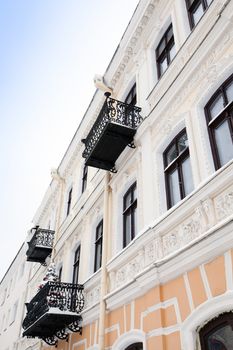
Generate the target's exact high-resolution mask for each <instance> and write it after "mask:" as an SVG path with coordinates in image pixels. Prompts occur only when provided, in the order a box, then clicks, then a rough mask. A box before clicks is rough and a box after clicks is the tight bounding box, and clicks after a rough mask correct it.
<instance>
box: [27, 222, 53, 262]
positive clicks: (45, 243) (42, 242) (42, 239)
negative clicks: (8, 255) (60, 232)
mask: <svg viewBox="0 0 233 350" xmlns="http://www.w3.org/2000/svg"><path fill="white" fill-rule="evenodd" d="M31 231H32V233H34V234H33V236H32V239H31V240H30V242H28V250H27V252H26V255H27V261H33V262H39V263H41V264H44V263H45V259H46V258H47V257H48V256H49V255H50V254H51V252H52V248H53V239H54V231H51V230H45V229H41V228H39V226H36V227H34V228H33V229H32V230H31Z"/></svg>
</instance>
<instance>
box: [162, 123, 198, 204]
mask: <svg viewBox="0 0 233 350" xmlns="http://www.w3.org/2000/svg"><path fill="white" fill-rule="evenodd" d="M163 156H164V168H165V170H164V173H165V183H166V193H167V204H168V208H171V207H172V206H173V205H175V204H176V203H177V202H179V201H180V200H181V199H183V198H184V197H185V196H187V194H189V193H190V192H191V191H192V190H193V180H192V171H191V164H190V157H189V147H188V139H187V134H186V130H185V129H184V130H182V131H181V132H180V133H179V134H178V135H177V136H176V137H175V138H174V139H173V141H172V142H171V143H170V145H169V146H168V147H167V149H166V150H165V152H164V155H163Z"/></svg>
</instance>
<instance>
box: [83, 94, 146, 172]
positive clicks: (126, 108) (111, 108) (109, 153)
mask: <svg viewBox="0 0 233 350" xmlns="http://www.w3.org/2000/svg"><path fill="white" fill-rule="evenodd" d="M105 96H106V100H105V102H104V105H103V107H102V109H101V111H100V114H99V116H98V117H97V120H96V121H95V123H94V125H93V127H92V128H91V130H90V132H89V134H88V136H87V138H86V139H85V140H82V141H83V142H84V144H85V150H84V152H83V157H84V158H85V159H86V161H85V164H86V165H88V166H92V167H95V168H99V169H104V170H109V171H111V172H116V168H115V162H116V160H117V158H118V157H119V156H120V154H121V153H122V152H123V150H124V149H125V147H126V146H127V145H128V146H129V147H131V148H135V145H134V143H133V138H134V135H135V134H136V130H137V128H138V126H139V125H140V123H141V122H142V117H141V116H140V112H141V108H139V107H136V106H133V105H128V104H126V103H124V102H120V101H117V100H115V99H113V98H111V97H110V94H109V93H106V94H105Z"/></svg>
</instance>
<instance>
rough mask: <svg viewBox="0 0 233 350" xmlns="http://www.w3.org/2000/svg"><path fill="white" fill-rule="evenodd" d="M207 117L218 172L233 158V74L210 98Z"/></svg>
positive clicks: (206, 107)
mask: <svg viewBox="0 0 233 350" xmlns="http://www.w3.org/2000/svg"><path fill="white" fill-rule="evenodd" d="M205 115H206V122H207V126H208V132H209V138H210V145H211V149H212V154H213V159H214V164H215V169H216V170H217V169H219V168H221V167H222V166H223V165H224V164H226V163H227V162H228V161H229V160H231V159H232V158H233V74H232V75H231V76H230V77H229V78H228V79H227V80H226V81H225V82H224V83H223V84H222V85H221V86H220V87H219V88H218V89H217V90H216V92H215V93H214V94H213V96H212V97H211V98H210V100H209V101H208V103H207V104H206V106H205Z"/></svg>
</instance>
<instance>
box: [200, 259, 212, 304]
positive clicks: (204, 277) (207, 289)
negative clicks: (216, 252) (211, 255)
mask: <svg viewBox="0 0 233 350" xmlns="http://www.w3.org/2000/svg"><path fill="white" fill-rule="evenodd" d="M199 269H200V273H201V278H202V281H203V285H204V288H205V292H206V295H207V298H208V299H211V298H212V293H211V290H210V286H209V282H208V278H207V275H206V271H205V267H204V265H203V264H202V265H201V266H200V267H199Z"/></svg>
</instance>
